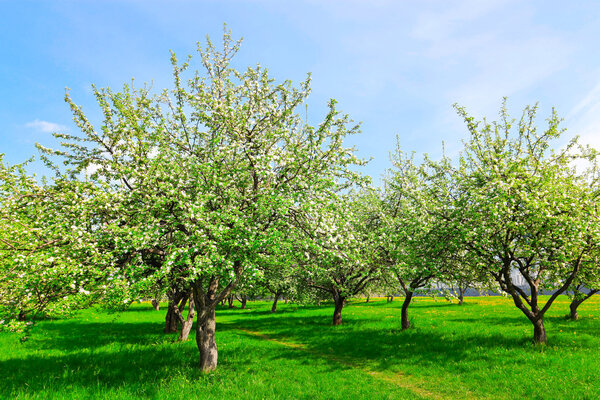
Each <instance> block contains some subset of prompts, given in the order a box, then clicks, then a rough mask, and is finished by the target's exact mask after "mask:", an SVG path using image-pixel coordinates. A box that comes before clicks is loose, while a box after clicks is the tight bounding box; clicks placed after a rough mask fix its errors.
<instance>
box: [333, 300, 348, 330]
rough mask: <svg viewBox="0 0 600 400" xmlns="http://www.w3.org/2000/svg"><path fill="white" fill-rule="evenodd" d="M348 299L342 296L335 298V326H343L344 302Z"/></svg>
mask: <svg viewBox="0 0 600 400" xmlns="http://www.w3.org/2000/svg"><path fill="white" fill-rule="evenodd" d="M345 300H346V299H345V298H344V297H342V296H339V295H338V296H334V297H333V301H334V304H335V308H334V311H333V325H334V326H337V325H341V324H342V309H343V308H344V301H345Z"/></svg>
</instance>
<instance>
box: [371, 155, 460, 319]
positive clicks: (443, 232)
mask: <svg viewBox="0 0 600 400" xmlns="http://www.w3.org/2000/svg"><path fill="white" fill-rule="evenodd" d="M392 161H393V165H394V166H393V168H392V169H391V170H390V171H389V172H388V175H387V177H386V180H385V190H384V192H383V193H382V198H381V203H380V204H381V206H380V226H379V229H380V235H379V237H380V238H381V239H380V242H379V243H380V244H379V245H380V247H381V250H382V253H383V255H384V259H385V262H386V265H387V276H388V278H387V280H388V282H389V283H390V284H392V283H393V282H395V283H396V288H397V290H399V291H401V292H402V294H403V295H404V302H403V304H402V312H401V328H402V330H405V329H408V328H409V327H410V320H409V317H408V308H409V306H410V304H411V301H412V299H413V297H414V296H415V295H416V294H417V293H419V292H421V291H424V290H425V289H426V288H428V287H429V286H430V285H431V284H432V283H433V282H434V281H435V280H436V279H439V278H441V277H442V276H443V275H444V274H445V273H446V272H447V269H448V268H449V259H450V258H451V256H452V255H453V254H455V253H456V251H457V250H456V247H455V245H454V242H453V241H452V240H449V239H450V237H449V236H448V228H447V225H448V221H447V214H448V213H449V212H450V211H449V210H450V204H451V203H450V201H449V199H450V192H451V191H452V183H451V181H450V180H448V179H446V176H444V175H443V174H439V173H438V171H437V170H436V169H435V168H432V167H431V165H430V162H429V161H428V160H427V159H426V160H425V161H424V162H423V163H422V164H417V163H415V161H414V154H412V155H409V154H406V153H404V152H402V151H401V150H400V149H399V148H398V149H397V150H396V153H395V154H394V156H393V159H392ZM443 162H446V163H447V162H448V160H443Z"/></svg>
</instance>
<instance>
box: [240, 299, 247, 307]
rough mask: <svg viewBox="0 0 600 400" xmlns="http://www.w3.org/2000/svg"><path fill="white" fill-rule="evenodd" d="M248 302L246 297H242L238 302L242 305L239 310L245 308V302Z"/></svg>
mask: <svg viewBox="0 0 600 400" xmlns="http://www.w3.org/2000/svg"><path fill="white" fill-rule="evenodd" d="M247 301H248V297H247V296H242V300H241V301H240V303H242V305H241V306H240V308H241V309H242V310H243V309H245V308H246V302H247Z"/></svg>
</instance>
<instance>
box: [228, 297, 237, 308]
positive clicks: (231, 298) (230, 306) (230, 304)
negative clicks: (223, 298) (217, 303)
mask: <svg viewBox="0 0 600 400" xmlns="http://www.w3.org/2000/svg"><path fill="white" fill-rule="evenodd" d="M233 300H234V298H233V295H229V296H227V308H234V307H235V306H234V305H233Z"/></svg>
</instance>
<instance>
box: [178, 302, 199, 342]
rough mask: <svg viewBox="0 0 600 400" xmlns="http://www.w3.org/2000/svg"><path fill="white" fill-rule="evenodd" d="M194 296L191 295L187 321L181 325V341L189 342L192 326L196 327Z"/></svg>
mask: <svg viewBox="0 0 600 400" xmlns="http://www.w3.org/2000/svg"><path fill="white" fill-rule="evenodd" d="M194 314H195V309H194V296H193V295H191V294H190V304H189V308H188V315H187V318H186V319H185V321H183V323H182V324H181V332H180V333H179V339H178V340H179V341H180V342H185V341H186V340H188V336H189V335H190V331H191V330H192V325H194Z"/></svg>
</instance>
